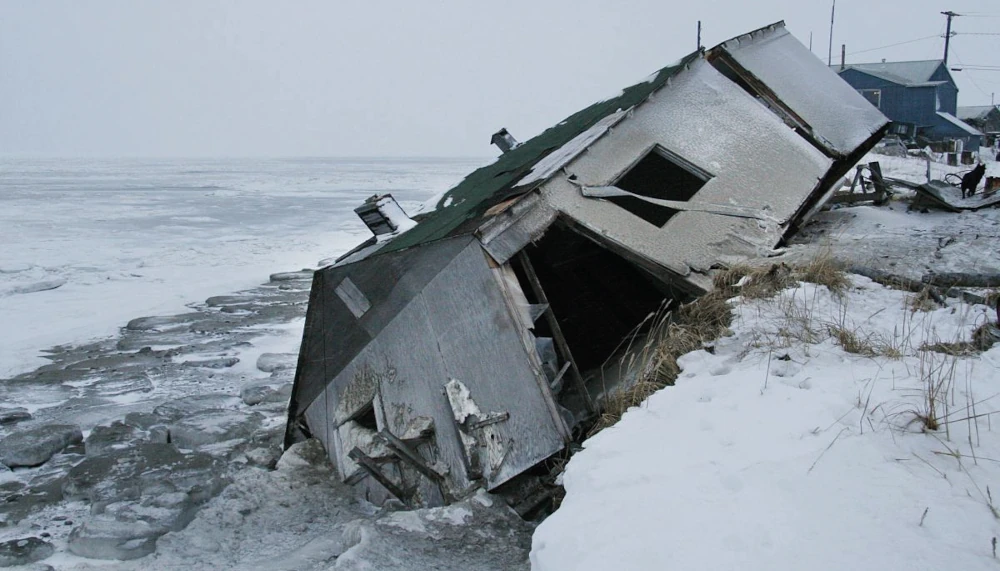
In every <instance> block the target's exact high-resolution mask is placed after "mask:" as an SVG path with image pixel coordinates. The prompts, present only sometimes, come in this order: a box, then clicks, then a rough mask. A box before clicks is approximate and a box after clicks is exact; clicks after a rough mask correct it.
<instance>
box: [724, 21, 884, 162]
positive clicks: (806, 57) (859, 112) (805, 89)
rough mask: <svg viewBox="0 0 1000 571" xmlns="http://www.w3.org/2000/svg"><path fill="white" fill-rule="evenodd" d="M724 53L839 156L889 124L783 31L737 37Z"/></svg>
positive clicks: (876, 110) (872, 107) (730, 42)
mask: <svg viewBox="0 0 1000 571" xmlns="http://www.w3.org/2000/svg"><path fill="white" fill-rule="evenodd" d="M725 49H726V51H727V52H729V53H730V54H732V56H733V57H734V58H735V59H736V61H737V62H739V64H740V65H742V66H743V67H745V68H746V69H747V70H749V71H750V73H752V74H754V75H756V76H757V77H758V78H759V79H760V80H761V81H763V82H764V83H765V84H767V86H768V87H770V88H771V89H772V90H773V91H774V92H775V94H776V95H777V96H778V98H779V99H781V100H782V101H784V102H785V103H786V104H787V105H788V106H789V107H791V108H792V110H793V111H795V113H797V114H798V115H799V116H800V117H802V118H803V119H804V120H805V121H806V123H808V124H809V125H811V126H812V128H813V131H814V132H815V133H816V134H817V135H819V136H820V137H822V138H824V139H826V140H827V141H829V143H831V144H832V145H833V148H834V150H836V151H839V152H840V153H842V154H845V155H846V154H850V152H851V151H853V150H854V149H855V148H857V147H858V146H859V145H861V144H862V143H863V142H864V141H866V140H867V139H868V138H870V137H871V136H872V133H874V132H876V131H877V130H878V129H879V128H881V127H882V126H883V125H885V124H886V123H887V122H888V121H889V120H888V119H886V118H885V116H883V115H882V113H881V112H880V111H879V110H878V109H876V108H875V107H874V106H873V105H872V104H871V103H869V102H868V101H866V100H865V98H864V97H861V95H859V94H858V92H857V91H855V90H854V88H852V87H851V86H850V85H849V84H848V83H847V82H846V81H844V80H842V79H840V78H839V77H837V74H836V73H834V72H833V71H832V70H830V69H829V68H827V66H826V65H824V64H823V62H821V61H820V60H819V58H817V57H816V56H815V55H814V54H813V53H811V52H810V51H809V50H808V49H807V48H806V47H805V46H803V45H802V44H801V43H799V41H798V40H796V39H795V37H794V36H792V35H791V34H789V33H788V31H787V30H785V29H784V27H779V28H777V29H775V30H773V31H762V32H758V33H757V34H755V35H754V37H753V39H750V38H748V37H747V36H741V37H740V38H737V39H734V40H731V41H729V42H727V43H726V44H725Z"/></svg>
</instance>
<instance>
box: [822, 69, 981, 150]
mask: <svg viewBox="0 0 1000 571" xmlns="http://www.w3.org/2000/svg"><path fill="white" fill-rule="evenodd" d="M833 68H834V70H835V71H836V72H837V73H838V74H839V75H840V77H841V78H843V79H844V80H845V81H846V82H847V83H849V84H851V86H852V87H853V88H854V89H856V90H858V92H859V93H861V95H862V96H864V98H865V99H867V100H868V101H869V102H870V103H871V104H872V105H874V106H875V107H878V108H879V110H880V111H882V113H883V114H884V115H885V116H886V117H888V118H889V119H892V121H893V123H894V125H893V128H894V129H893V130H894V131H895V132H897V133H899V134H904V135H908V136H917V135H919V136H922V137H926V138H927V139H930V140H932V141H944V140H949V139H950V140H961V141H963V143H964V146H965V148H966V149H978V148H979V145H980V144H981V143H982V134H981V133H980V132H979V131H978V130H976V128H975V127H972V126H971V125H969V124H967V123H965V122H963V121H962V120H960V119H959V118H958V117H957V111H958V87H957V86H956V85H955V80H954V78H952V76H951V73H950V72H949V71H948V66H947V65H946V64H945V63H944V61H942V60H925V61H900V62H885V61H883V62H880V63H856V64H847V65H844V66H840V65H836V66H833Z"/></svg>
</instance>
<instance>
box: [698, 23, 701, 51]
mask: <svg viewBox="0 0 1000 571" xmlns="http://www.w3.org/2000/svg"><path fill="white" fill-rule="evenodd" d="M698 51H701V20H698Z"/></svg>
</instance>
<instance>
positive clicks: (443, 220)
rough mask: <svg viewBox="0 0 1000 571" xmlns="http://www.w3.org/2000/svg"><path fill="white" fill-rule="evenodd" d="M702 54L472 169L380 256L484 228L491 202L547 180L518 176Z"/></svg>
mask: <svg viewBox="0 0 1000 571" xmlns="http://www.w3.org/2000/svg"><path fill="white" fill-rule="evenodd" d="M700 55H701V52H693V53H691V54H689V55H688V56H686V57H684V58H683V59H681V60H680V61H678V62H677V63H675V64H673V65H670V66H667V67H665V68H663V69H661V70H660V71H658V72H656V74H654V75H653V76H650V77H652V79H651V80H647V81H643V82H641V83H637V84H636V85H633V86H631V87H627V88H625V89H624V90H623V91H622V93H621V94H620V95H618V96H617V97H613V98H611V99H607V100H605V101H600V102H598V103H595V104H593V105H591V106H590V107H587V108H586V109H583V110H581V111H578V112H576V113H574V114H573V115H571V116H570V117H568V118H567V119H566V120H564V121H562V122H561V123H559V124H558V125H556V126H554V127H550V128H549V129H546V130H545V131H544V132H542V133H541V134H540V135H538V136H537V137H535V138H533V139H531V140H529V141H525V142H524V143H523V144H521V145H519V146H518V147H516V148H514V149H512V150H510V151H508V152H507V153H504V154H503V155H501V156H500V157H499V158H498V159H497V160H496V162H494V163H493V164H491V165H488V166H485V167H483V168H481V169H479V170H477V171H475V172H473V173H472V174H470V175H469V176H467V177H465V179H464V180H463V181H462V182H461V183H459V184H458V186H456V187H454V188H452V189H451V190H449V191H448V192H447V193H445V194H444V196H442V197H441V200H440V201H439V202H438V205H437V206H438V208H437V210H435V211H433V212H431V213H429V214H427V215H426V216H425V217H423V218H422V219H421V220H420V223H419V224H417V226H416V227H414V228H413V229H412V230H409V231H408V232H405V233H403V234H401V235H400V236H398V237H396V238H395V239H393V240H392V241H390V242H389V243H388V244H386V245H385V246H384V247H382V248H381V249H379V250H378V252H377V253H376V255H378V254H382V253H385V252H392V251H397V250H402V249H404V248H409V247H412V246H416V245H419V244H423V243H425V242H431V241H434V240H440V239H442V238H447V237H449V236H453V235H458V234H462V233H465V232H472V231H473V230H475V229H476V228H477V227H479V225H480V224H481V220H480V219H481V218H482V216H483V214H485V213H486V211H487V210H489V209H490V208H491V207H493V206H495V205H496V204H499V203H500V202H503V201H504V200H507V199H509V198H513V197H515V196H518V195H521V194H524V193H526V192H528V191H530V190H532V189H533V188H534V187H536V186H538V185H539V184H541V183H542V182H543V181H538V182H537V183H536V184H533V185H529V186H521V187H517V188H514V185H515V184H517V181H519V180H520V179H521V178H523V177H524V176H525V175H526V174H527V173H529V172H531V169H532V167H534V166H535V164H537V163H538V162H539V161H540V160H542V159H543V158H545V157H546V156H547V155H548V154H549V153H551V152H553V151H555V150H556V149H558V148H559V147H561V146H563V145H565V144H566V143H568V142H569V141H570V140H572V139H573V138H574V137H576V136H577V135H579V134H581V133H583V132H584V131H586V130H587V129H589V128H591V127H592V126H594V124H595V123H597V122H598V121H600V120H601V119H603V118H605V117H607V116H608V115H611V114H612V113H614V112H615V111H618V110H619V109H622V110H624V109H628V108H630V107H633V106H635V105H638V104H639V103H642V102H643V101H644V100H645V99H646V98H647V97H649V95H650V94H652V93H653V92H654V91H656V90H658V89H660V88H661V87H663V86H664V85H665V84H666V83H667V80H669V79H670V78H671V77H673V76H674V75H676V74H677V73H678V72H679V71H681V70H682V69H684V67H685V66H686V65H688V64H690V63H691V62H692V61H694V60H695V59H696V58H698V57H699V56H700ZM448 199H450V202H448V206H447V207H444V206H442V205H443V204H444V203H445V202H446V201H448Z"/></svg>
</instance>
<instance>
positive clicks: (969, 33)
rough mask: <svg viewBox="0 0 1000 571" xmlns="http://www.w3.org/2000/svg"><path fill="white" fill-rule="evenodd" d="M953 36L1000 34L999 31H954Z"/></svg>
mask: <svg viewBox="0 0 1000 571" xmlns="http://www.w3.org/2000/svg"><path fill="white" fill-rule="evenodd" d="M952 35H953V36H1000V32H955V33H954V34H952Z"/></svg>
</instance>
